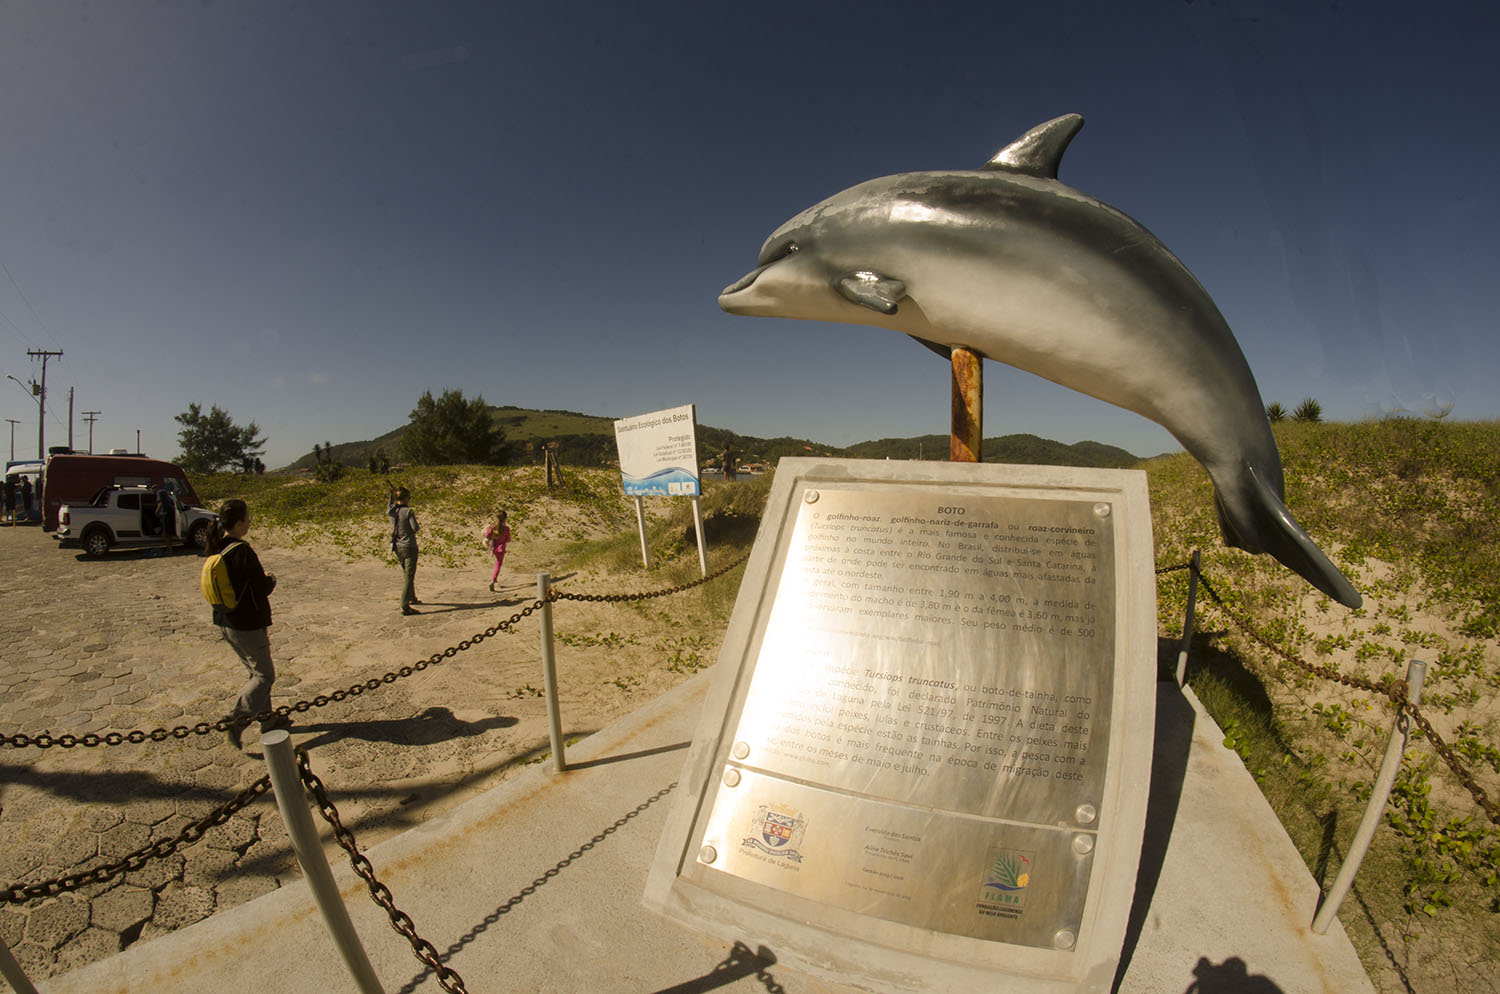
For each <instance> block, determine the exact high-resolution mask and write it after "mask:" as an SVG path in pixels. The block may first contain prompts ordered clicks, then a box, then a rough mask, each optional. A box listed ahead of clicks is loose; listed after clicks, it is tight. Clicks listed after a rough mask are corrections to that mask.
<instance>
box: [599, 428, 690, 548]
mask: <svg viewBox="0 0 1500 994" xmlns="http://www.w3.org/2000/svg"><path fill="white" fill-rule="evenodd" d="M615 445H616V446H617V448H618V450H619V453H620V480H621V483H622V485H623V486H624V488H625V494H626V495H627V496H630V497H634V498H635V508H636V525H637V527H638V528H639V529H640V533H641V561H642V564H643V565H645V566H646V567H647V568H648V569H649V568H650V566H651V553H650V550H649V549H648V548H647V544H646V512H645V508H644V506H643V504H642V501H641V498H642V497H643V496H648V495H653V496H661V497H691V498H693V520H694V523H695V525H696V528H695V531H696V532H697V535H698V565H699V568H700V569H701V570H702V571H703V575H704V576H707V575H708V552H707V546H706V545H705V542H704V537H703V512H702V508H701V505H700V504H699V497H700V495H701V494H702V492H703V486H702V483H701V481H700V480H699V478H698V419H697V415H696V412H695V410H694V407H693V405H692V404H686V405H683V406H682V407H673V408H670V409H668V410H665V411H653V412H651V413H650V414H638V415H636V416H635V417H630V418H621V419H620V420H618V421H616V422H615Z"/></svg>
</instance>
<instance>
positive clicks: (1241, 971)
mask: <svg viewBox="0 0 1500 994" xmlns="http://www.w3.org/2000/svg"><path fill="white" fill-rule="evenodd" d="M1193 976H1195V977H1197V978H1198V979H1197V980H1195V981H1193V982H1192V983H1191V984H1188V989H1187V990H1186V991H1185V992H1184V994H1286V992H1285V991H1283V990H1282V989H1281V988H1280V987H1277V986H1276V984H1274V983H1273V982H1272V981H1271V978H1270V977H1267V976H1266V975H1265V974H1263V973H1254V974H1252V973H1250V971H1249V968H1248V967H1246V966H1245V961H1244V960H1242V959H1240V958H1239V957H1238V956H1231V957H1229V959H1227V960H1225V961H1224V962H1222V963H1220V964H1219V965H1218V966H1215V965H1214V964H1212V963H1210V962H1209V961H1208V957H1207V956H1200V957H1199V958H1198V965H1197V966H1195V967H1193Z"/></svg>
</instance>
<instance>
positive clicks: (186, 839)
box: [0, 776, 271, 904]
mask: <svg viewBox="0 0 1500 994" xmlns="http://www.w3.org/2000/svg"><path fill="white" fill-rule="evenodd" d="M270 789H271V778H270V777H269V776H264V777H261V778H260V779H259V780H257V781H255V782H254V783H252V784H251V785H250V786H248V787H246V788H245V789H244V790H242V791H240V792H239V793H238V794H236V795H235V796H234V798H233V799H231V800H230V801H229V802H228V803H227V804H223V805H221V806H220V807H217V808H215V809H214V810H213V811H211V812H209V813H208V814H207V815H205V816H203V817H202V818H199V819H198V820H197V821H195V822H193V823H191V824H190V825H187V826H186V827H185V828H183V830H182V831H180V832H178V833H177V834H176V835H175V836H173V837H172V838H170V839H160V840H158V841H156V842H153V843H151V844H150V845H148V846H145V847H143V848H141V849H137V850H136V851H135V852H132V853H130V854H129V855H126V856H122V857H121V858H120V859H117V860H115V861H114V862H113V863H104V864H102V865H100V866H96V867H94V868H93V869H92V870H84V871H83V872H82V873H70V874H68V875H67V876H63V877H58V878H57V879H55V880H45V881H43V882H41V883H38V884H11V885H10V886H9V887H6V888H5V889H4V890H0V904H24V903H25V902H27V901H30V900H33V899H34V898H38V897H53V896H55V895H58V894H66V893H69V892H71V891H76V890H79V889H80V888H82V887H85V886H87V885H89V884H102V883H107V882H108V881H110V880H113V879H114V878H115V877H118V876H120V875H121V874H124V873H128V872H130V871H132V870H139V869H142V868H143V867H145V865H146V864H147V863H149V862H150V861H151V860H153V859H165V858H166V857H168V856H170V855H172V854H173V853H175V852H176V851H177V850H178V849H181V848H182V847H183V846H190V845H192V844H193V843H194V842H197V841H198V840H199V839H201V838H203V835H204V833H205V832H207V831H208V830H209V829H210V828H213V827H214V826H216V825H222V824H224V823H225V822H226V821H228V820H229V819H230V818H232V817H234V815H235V814H236V813H237V812H239V811H240V810H242V809H243V808H246V807H248V806H249V805H250V804H251V803H252V802H253V801H254V800H255V799H256V798H257V797H259V796H260V795H262V794H264V793H265V792H266V791H268V790H270Z"/></svg>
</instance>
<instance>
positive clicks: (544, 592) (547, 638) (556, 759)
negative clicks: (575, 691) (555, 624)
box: [536, 573, 568, 773]
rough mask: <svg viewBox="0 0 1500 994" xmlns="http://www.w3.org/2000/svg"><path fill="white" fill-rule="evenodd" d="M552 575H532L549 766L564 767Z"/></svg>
mask: <svg viewBox="0 0 1500 994" xmlns="http://www.w3.org/2000/svg"><path fill="white" fill-rule="evenodd" d="M551 592H552V574H551V573H538V574H537V575H536V596H537V599H538V600H540V601H541V602H542V621H541V629H542V691H543V692H544V693H545V694H546V695H547V734H548V736H550V737H551V739H552V769H553V771H554V772H556V773H562V772H564V771H566V770H567V768H568V758H567V756H565V755H563V737H562V711H561V709H560V707H559V705H558V703H557V656H556V653H554V652H553V647H552V600H551Z"/></svg>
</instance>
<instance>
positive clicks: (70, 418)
mask: <svg viewBox="0 0 1500 994" xmlns="http://www.w3.org/2000/svg"><path fill="white" fill-rule="evenodd" d="M72 447H73V388H72V387H68V448H70V449H71V448H72Z"/></svg>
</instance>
